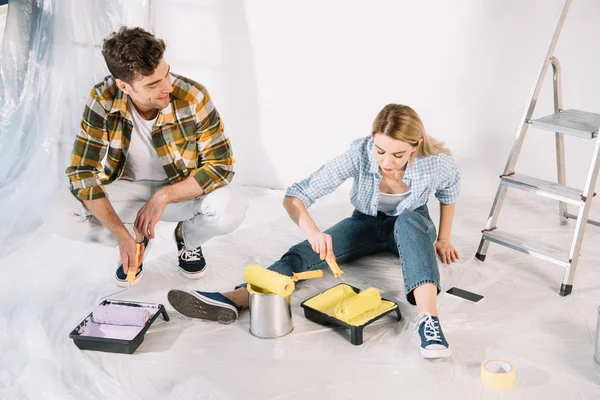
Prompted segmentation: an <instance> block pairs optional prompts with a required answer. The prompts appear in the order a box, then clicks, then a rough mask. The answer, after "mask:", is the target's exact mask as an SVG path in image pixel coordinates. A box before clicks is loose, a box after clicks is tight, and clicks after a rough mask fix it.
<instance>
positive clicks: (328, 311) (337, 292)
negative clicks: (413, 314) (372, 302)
mask: <svg viewBox="0 0 600 400" xmlns="http://www.w3.org/2000/svg"><path fill="white" fill-rule="evenodd" d="M356 293H360V289H358V288H356V287H354V286H350V285H348V284H345V283H340V284H337V285H336V286H334V287H332V288H330V289H327V290H325V291H323V292H321V293H319V294H317V295H316V296H313V297H311V298H309V299H307V300H305V301H303V302H302V304H300V306H301V307H302V308H303V309H304V316H305V317H306V318H308V319H309V320H311V321H313V322H316V323H317V324H321V325H328V326H340V327H346V328H349V329H350V343H352V344H353V345H356V346H358V345H361V344H362V343H363V329H364V328H365V327H366V326H367V325H369V324H371V323H372V322H375V321H377V320H378V319H380V318H381V317H383V316H384V315H387V314H389V313H391V312H394V311H395V312H396V315H397V316H398V321H400V320H402V314H401V313H400V307H398V304H397V303H395V302H393V301H390V300H387V299H384V298H382V299H381V303H382V305H381V306H380V307H379V308H377V309H375V310H372V311H369V312H367V313H365V314H362V315H359V316H358V317H356V318H354V319H353V320H351V321H350V323H349V322H344V321H342V320H340V319H337V318H335V317H334V316H333V312H332V310H333V307H334V306H335V304H337V303H339V302H340V301H342V300H344V299H345V298H347V297H349V296H352V295H354V294H356Z"/></svg>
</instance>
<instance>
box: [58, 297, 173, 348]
mask: <svg viewBox="0 0 600 400" xmlns="http://www.w3.org/2000/svg"><path fill="white" fill-rule="evenodd" d="M110 304H114V305H119V306H126V307H143V308H145V309H147V310H148V311H149V318H148V321H146V323H145V325H144V326H118V325H107V324H96V323H95V322H94V321H93V320H92V314H93V311H92V312H91V313H90V314H89V315H88V316H87V317H85V319H84V320H83V321H81V323H80V324H79V325H77V327H76V328H75V329H73V330H72V331H71V333H70V334H69V337H70V338H71V339H73V342H74V343H75V345H76V346H77V347H79V348H80V349H81V350H96V351H105V352H109V353H124V354H132V353H133V352H134V351H136V350H137V348H138V347H139V346H140V344H142V342H143V341H144V334H145V333H146V331H147V330H148V328H150V325H152V323H153V322H154V320H156V318H158V316H159V314H162V316H163V318H164V319H165V320H166V321H168V320H169V316H168V315H167V311H166V310H165V307H164V306H163V305H162V304H154V303H139V302H133V301H123V300H104V301H103V302H102V303H100V304H99V305H98V307H102V306H106V305H110Z"/></svg>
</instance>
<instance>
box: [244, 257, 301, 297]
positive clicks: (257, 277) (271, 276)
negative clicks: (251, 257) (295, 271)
mask: <svg viewBox="0 0 600 400" xmlns="http://www.w3.org/2000/svg"><path fill="white" fill-rule="evenodd" d="M244 280H245V281H246V282H248V283H249V284H250V285H252V286H253V287H258V288H261V289H263V290H264V291H267V292H269V293H273V294H277V295H280V296H283V297H287V296H289V295H290V294H292V292H293V291H294V288H295V285H294V281H293V280H292V278H290V277H289V276H285V275H281V274H279V273H277V272H274V271H271V270H268V269H266V268H263V267H261V266H260V265H255V264H252V265H248V266H247V267H246V269H245V270H244Z"/></svg>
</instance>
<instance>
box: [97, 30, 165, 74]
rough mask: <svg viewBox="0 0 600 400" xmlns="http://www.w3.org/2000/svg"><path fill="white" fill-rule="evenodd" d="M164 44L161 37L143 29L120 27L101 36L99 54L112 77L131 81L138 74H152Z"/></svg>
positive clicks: (161, 54) (162, 52)
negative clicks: (104, 36)
mask: <svg viewBox="0 0 600 400" xmlns="http://www.w3.org/2000/svg"><path fill="white" fill-rule="evenodd" d="M166 47H167V46H166V45H165V42H164V41H163V40H162V39H158V38H156V37H154V35H153V34H151V33H150V32H147V31H145V30H143V29H142V28H127V27H125V26H123V27H121V29H119V31H118V32H113V33H111V34H110V35H109V36H108V37H107V38H106V39H104V42H103V45H102V55H103V56H104V61H106V66H107V67H108V70H109V71H110V73H111V74H112V76H114V77H115V78H118V79H121V80H122V81H125V82H127V83H129V84H131V82H133V80H134V79H135V78H137V77H138V76H139V75H141V76H149V75H152V74H153V73H154V70H156V68H157V67H158V64H159V63H160V60H161V59H162V58H163V54H164V53H165V49H166Z"/></svg>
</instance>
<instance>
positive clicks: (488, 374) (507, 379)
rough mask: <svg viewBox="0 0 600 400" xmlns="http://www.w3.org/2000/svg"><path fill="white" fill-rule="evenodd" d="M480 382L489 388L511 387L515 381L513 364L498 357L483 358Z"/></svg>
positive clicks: (501, 388) (504, 388)
mask: <svg viewBox="0 0 600 400" xmlns="http://www.w3.org/2000/svg"><path fill="white" fill-rule="evenodd" d="M481 383H482V384H483V386H484V387H486V388H489V389H498V390H506V389H512V388H514V387H515V385H516V383H517V380H516V371H515V366H514V365H512V364H511V363H510V362H508V361H506V360H501V359H499V358H492V359H490V360H485V361H484V362H483V363H482V364H481Z"/></svg>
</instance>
